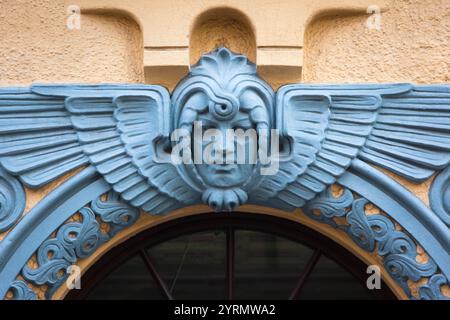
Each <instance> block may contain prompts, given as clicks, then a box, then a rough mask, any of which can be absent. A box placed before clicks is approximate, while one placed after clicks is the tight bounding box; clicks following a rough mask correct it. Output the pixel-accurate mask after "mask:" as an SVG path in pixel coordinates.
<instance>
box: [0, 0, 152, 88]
mask: <svg viewBox="0 0 450 320" xmlns="http://www.w3.org/2000/svg"><path fill="white" fill-rule="evenodd" d="M67 17H68V15H67V13H66V7H65V5H64V1H60V0H0V85H3V86H4V85H19V84H20V85H25V84H30V83H31V82H36V81H38V82H143V80H144V71H143V67H142V61H143V58H142V54H143V52H142V35H141V33H140V30H139V27H138V25H137V24H136V23H135V22H134V21H132V20H130V19H128V18H124V17H111V16H99V15H83V17H82V20H81V29H80V30H76V29H74V30H69V29H67V27H66V20H67Z"/></svg>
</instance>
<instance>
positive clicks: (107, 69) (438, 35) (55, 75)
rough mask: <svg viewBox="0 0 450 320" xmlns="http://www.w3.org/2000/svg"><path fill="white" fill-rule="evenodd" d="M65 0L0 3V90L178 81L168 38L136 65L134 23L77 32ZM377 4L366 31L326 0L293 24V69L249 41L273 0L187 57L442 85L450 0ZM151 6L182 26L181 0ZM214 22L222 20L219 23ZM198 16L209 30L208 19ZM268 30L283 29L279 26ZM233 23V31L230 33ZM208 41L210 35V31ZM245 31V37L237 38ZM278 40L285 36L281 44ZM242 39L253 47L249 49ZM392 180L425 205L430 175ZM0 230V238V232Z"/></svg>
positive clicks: (105, 22) (448, 70) (281, 75)
mask: <svg viewBox="0 0 450 320" xmlns="http://www.w3.org/2000/svg"><path fill="white" fill-rule="evenodd" d="M323 1H324V2H326V1H328V0H323ZM66 2H67V1H64V0H0V86H6V85H8V86H10V85H29V84H30V83H32V82H84V83H92V82H145V81H146V80H145V79H147V81H148V80H149V79H151V81H152V83H154V84H162V85H165V86H166V87H168V88H170V89H172V88H173V86H174V85H175V84H176V82H177V81H178V79H179V78H180V77H181V76H182V75H183V74H184V73H185V72H187V70H188V69H187V68H185V67H183V66H182V65H178V64H175V65H174V63H173V61H174V60H176V59H178V58H179V56H177V53H176V51H177V47H176V43H175V44H174V46H175V49H173V48H172V49H173V50H172V49H170V43H169V44H166V45H167V48H169V49H170V50H169V49H168V54H167V55H160V56H158V57H159V59H161V57H163V58H164V57H166V62H167V66H165V65H164V59H163V60H162V62H161V61H159V62H158V66H157V67H155V68H152V69H145V70H144V65H145V59H146V58H145V48H144V38H143V32H142V28H143V25H142V23H141V22H139V21H135V20H133V19H132V18H130V15H127V14H125V15H124V14H123V12H121V13H120V14H119V15H118V14H112V13H114V12H110V11H109V13H108V14H92V13H91V14H83V15H82V17H81V29H80V30H68V29H67V28H66V19H67V13H66V6H65V3H66ZM74 2H76V1H74ZM243 2H245V1H243ZM346 2H351V1H350V0H348V1H346ZM356 2H358V1H356ZM384 2H386V5H385V7H384V8H385V11H383V12H382V14H381V30H369V29H368V28H367V27H366V26H365V22H366V20H367V19H368V15H367V14H362V13H361V10H359V13H358V14H356V13H351V12H353V11H351V10H350V11H349V10H348V8H347V9H346V10H344V11H343V10H338V9H337V4H336V3H337V2H336V1H333V3H334V8H333V10H331V11H318V12H319V14H318V15H316V16H313V17H311V18H310V19H307V24H306V26H305V28H304V29H301V28H300V29H299V30H303V31H304V35H303V33H302V34H301V41H300V40H299V41H298V43H295V46H294V47H295V48H296V49H298V48H299V49H301V50H293V51H289V50H290V49H289V47H288V46H287V47H286V48H284V49H283V50H287V51H289V52H290V53H292V52H297V55H298V57H297V56H296V57H294V58H295V59H294V60H293V61H294V62H292V65H295V64H296V63H297V60H296V59H297V58H298V61H300V62H298V65H299V66H300V67H298V68H291V67H289V66H288V67H286V66H279V65H278V62H274V61H276V60H277V59H279V56H277V54H276V52H277V51H276V50H275V51H274V52H275V53H274V54H273V56H272V55H271V54H270V52H271V51H270V50H269V51H264V50H263V49H264V46H263V48H259V47H258V41H260V40H258V41H256V39H261V31H260V30H258V27H257V26H258V25H265V24H264V23H263V22H264V19H267V18H266V16H269V15H272V14H274V10H273V4H274V2H273V1H270V0H260V1H259V2H258V7H257V11H258V14H255V13H252V12H251V11H252V10H255V8H254V6H250V5H242V6H241V7H240V8H239V9H240V10H242V15H243V16H245V17H246V18H247V19H248V23H247V24H245V23H244V24H242V25H248V26H249V29H248V30H244V29H245V28H244V27H242V26H238V27H236V24H234V25H231V26H228V27H227V28H229V30H230V32H231V34H230V35H229V36H228V35H227V32H228V31H225V32H224V34H223V35H221V36H220V37H216V40H211V39H210V38H208V33H209V32H207V31H205V29H203V31H202V29H201V28H200V29H199V32H198V33H197V35H195V34H194V36H193V38H192V39H191V40H192V41H191V46H192V43H198V44H201V45H200V46H195V48H191V49H193V52H191V53H192V54H191V59H194V60H195V58H192V57H197V56H198V55H199V54H200V52H201V51H203V50H205V51H207V50H210V49H212V48H213V47H214V46H216V45H219V44H224V43H225V44H228V45H229V46H231V47H232V49H233V50H235V51H240V52H244V53H246V54H248V55H249V56H251V57H252V58H255V59H256V60H257V61H258V60H259V59H260V58H259V57H261V56H262V55H264V63H265V64H268V65H270V64H271V62H273V66H270V67H265V68H261V69H260V70H261V75H262V76H263V77H265V78H266V79H267V80H268V81H269V82H270V84H271V85H272V86H273V87H278V86H280V85H282V84H284V83H286V82H292V81H305V82H396V81H405V82H415V83H438V82H450V1H449V0H427V1H423V0H422V1H421V0H395V1H394V0H391V1H389V0H387V1H384ZM152 3H154V5H155V7H158V8H159V10H160V11H158V12H159V13H158V14H159V15H162V16H161V17H160V18H161V19H162V18H164V19H167V20H168V21H170V22H171V23H173V24H174V26H172V29H173V28H175V29H176V28H177V27H178V28H179V29H180V28H181V27H182V26H185V25H189V24H186V23H185V22H183V24H179V25H178V24H177V23H178V22H177V20H176V19H172V14H173V10H176V13H177V15H180V11H181V13H182V12H183V11H185V12H190V10H191V7H190V6H189V5H187V4H185V2H183V1H181V0H180V3H179V5H178V6H176V8H175V7H174V6H173V5H172V6H171V5H166V6H165V5H164V3H166V4H167V3H173V1H170V2H167V1H165V0H154V1H153V2H152ZM215 3H219V4H220V3H221V4H222V5H227V4H230V3H234V2H233V1H226V0H223V1H215ZM359 3H360V4H361V3H362V2H359ZM205 6H206V5H205ZM283 7H285V6H283ZM161 8H166V9H164V10H163V9H161ZM246 8H247V9H246ZM295 8H296V10H300V9H299V8H298V7H295ZM200 9H201V8H200ZM200 9H199V10H198V11H199V12H200V11H201V10H200ZM288 9H289V7H288ZM288 9H287V11H282V10H281V9H280V10H279V11H277V12H275V13H276V14H277V15H278V16H277V24H279V25H283V23H284V22H285V21H289V23H292V21H295V19H292V15H293V12H295V11H293V10H288ZM171 10H172V11H171ZM196 10H197V9H196ZM245 10H247V11H248V12H246V11H245ZM191 11H192V10H191ZM283 12H289V19H287V18H288V17H287V16H286V17H284V16H283V15H284V14H287V13H283ZM263 13H264V14H263ZM299 14H300V13H299ZM190 16H192V14H191V13H190ZM300 16H304V15H303V14H302V15H300ZM285 18H286V19H285ZM195 19H196V16H194V17H192V24H191V25H189V26H194V25H195V22H196V20H195ZM252 19H253V20H252ZM255 19H260V20H261V21H260V20H258V21H255ZM216 20H219V21H221V22H220V23H222V24H223V23H224V22H223V21H222V20H223V19H222V20H221V19H216ZM205 21H206V25H207V26H209V23H210V20H208V19H206V20H205ZM299 23H300V22H299ZM266 24H267V23H266ZM200 25H202V24H201V23H200ZM255 26H256V27H255ZM243 28H244V29H243ZM274 28H277V29H276V30H280V29H283V28H281V27H279V26H278V27H276V26H274ZM172 29H170V30H172ZM211 29H213V27H211ZM236 29H238V31H239V32H240V34H241V35H243V36H242V37H236V34H233V30H236ZM208 30H210V29H208ZM220 30H224V29H220ZM227 30H228V29H227ZM268 30H269V29H268V28H267V27H264V32H266V33H267V32H268ZM191 31H192V30H191V29H190V28H188V29H187V30H185V29H182V30H180V32H181V33H184V34H186V35H187V37H188V38H189V37H190V36H191V35H190V34H189V32H191ZM202 32H203V33H202ZM296 32H297V33H298V31H296ZM147 37H149V36H148V35H147ZM157 37H161V35H158V36H157ZM195 37H197V38H195ZM211 37H214V34H213V35H212V36H211ZM244 37H247V38H246V39H243V38H244ZM252 37H255V39H252ZM258 37H259V38H258ZM283 37H285V38H286V39H285V40H286V42H283ZM269 38H270V37H269ZM292 38H293V37H292V34H290V33H288V31H283V32H280V31H277V36H276V37H275V38H274V39H276V43H275V42H274V43H273V45H274V48H276V46H277V45H279V43H290V42H292V41H293V40H292ZM208 39H209V40H208ZM233 39H234V40H233ZM147 40H148V39H147ZM150 40H151V39H150ZM150 40H148V41H150ZM188 40H189V39H188ZM253 41H255V42H253ZM187 42H189V41H187ZM249 45H251V46H252V47H251V50H249ZM264 45H267V46H270V43H266V42H264ZM161 50H162V49H161ZM183 50H184V49H183ZM267 52H269V54H268V53H267ZM147 58H148V56H147ZM392 176H393V177H394V178H395V179H397V181H399V182H400V183H402V184H404V185H405V186H406V187H407V188H409V189H410V190H411V191H412V192H414V193H415V194H416V195H417V196H418V197H419V198H421V199H422V200H423V201H424V202H425V203H426V204H428V195H427V191H428V188H429V185H430V182H431V179H430V180H429V181H427V182H425V183H423V184H419V185H416V184H412V183H408V182H406V181H405V180H404V179H400V178H398V177H396V176H395V175H392ZM62 180H64V179H60V181H57V182H55V183H53V184H52V185H51V186H50V187H47V188H45V189H43V190H38V191H31V190H28V191H27V194H28V203H27V209H29V208H30V207H32V206H33V205H34V204H35V203H36V202H37V201H39V199H41V198H42V196H44V195H45V194H47V193H48V192H49V191H50V190H51V189H53V188H54V187H55V186H57V185H59V183H60V182H61V181H62ZM136 228H137V229H139V228H140V227H139V226H137V227H135V229H136ZM2 236H4V235H0V238H2ZM122 238H124V239H125V238H127V237H126V236H122ZM93 259H94V260H95V258H93Z"/></svg>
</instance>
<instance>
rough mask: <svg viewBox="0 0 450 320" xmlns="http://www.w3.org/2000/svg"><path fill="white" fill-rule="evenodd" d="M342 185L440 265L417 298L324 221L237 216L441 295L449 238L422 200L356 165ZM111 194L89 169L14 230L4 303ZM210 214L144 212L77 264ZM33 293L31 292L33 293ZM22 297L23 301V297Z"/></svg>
mask: <svg viewBox="0 0 450 320" xmlns="http://www.w3.org/2000/svg"><path fill="white" fill-rule="evenodd" d="M338 183H339V184H341V185H342V186H344V187H346V188H349V189H353V190H358V193H359V194H360V195H361V196H362V197H365V198H367V199H368V201H370V202H371V203H373V204H374V205H375V206H377V207H379V208H380V209H382V210H383V211H384V212H385V213H387V214H388V215H389V218H390V219H394V220H395V222H396V225H397V224H398V225H399V226H401V228H403V229H404V230H405V232H407V234H408V235H410V236H411V237H412V239H413V241H414V242H415V243H417V244H418V245H420V247H421V248H423V250H424V252H426V254H425V257H426V260H432V262H435V263H436V265H437V268H436V272H433V274H432V275H429V276H430V277H429V280H428V283H427V282H426V281H425V282H424V281H422V282H420V281H413V286H412V287H411V288H412V289H414V282H417V287H419V286H420V287H421V289H418V288H417V287H416V289H417V290H419V291H417V292H415V294H412V293H411V291H410V292H405V287H404V286H403V287H402V286H401V285H400V284H399V283H398V281H396V279H394V278H393V277H392V276H391V275H390V273H389V272H388V270H386V268H385V267H384V266H383V258H382V257H381V256H380V255H379V254H378V252H376V251H373V252H370V251H367V250H364V249H363V248H362V247H361V246H360V245H358V244H357V243H356V242H355V241H354V239H352V237H350V236H349V234H348V233H346V232H344V231H342V229H339V228H334V227H333V226H330V225H329V224H327V223H323V221H322V222H320V221H316V219H312V218H311V216H308V215H307V214H305V210H301V209H297V210H295V211H294V212H284V211H281V210H277V209H272V208H269V207H261V206H255V205H244V206H242V207H241V208H240V210H239V211H241V212H248V213H258V214H263V215H271V216H275V217H279V218H282V219H286V220H288V221H291V222H294V223H300V224H303V225H305V226H307V227H309V228H311V229H314V230H316V231H318V232H320V233H321V234H323V235H325V236H326V237H328V238H331V239H332V240H334V241H335V242H337V243H338V244H339V245H341V246H342V247H344V248H345V249H346V250H348V251H350V252H352V253H353V254H354V255H355V256H356V257H358V258H359V259H360V260H362V261H363V262H364V263H366V264H368V265H379V266H380V267H381V270H382V272H381V273H382V277H383V280H384V282H385V283H386V284H387V285H388V286H389V288H390V289H391V290H392V292H393V293H394V294H395V295H396V296H397V297H398V298H399V299H408V298H420V297H422V295H425V297H430V292H433V293H434V294H437V291H436V286H437V288H438V289H439V291H441V286H442V285H444V284H443V283H442V281H437V280H436V277H438V278H439V279H441V278H442V277H448V276H447V274H448V272H449V270H450V266H449V262H448V259H447V257H448V255H449V253H448V250H449V248H450V245H449V244H448V242H449V238H448V236H447V235H446V231H447V230H448V229H447V228H446V226H445V224H444V223H443V222H442V221H441V220H440V219H439V218H438V217H437V216H436V215H435V214H434V213H433V212H432V211H431V210H430V209H428V208H427V207H426V206H425V205H424V204H423V203H422V202H421V201H420V200H418V199H417V198H415V197H414V196H413V195H412V194H411V193H409V192H408V191H407V190H406V189H404V188H403V187H402V186H400V185H399V184H398V183H396V182H395V181H393V180H392V179H390V178H388V177H387V176H385V175H384V174H381V173H380V172H379V171H377V170H375V169H374V168H372V167H370V166H368V165H366V164H364V163H362V162H360V161H358V160H355V161H354V163H353V166H352V169H351V170H350V171H349V172H348V173H347V174H345V175H344V176H342V178H341V179H340V180H339V181H338ZM109 189H110V187H109V186H108V184H107V183H105V182H104V181H103V179H101V178H99V176H98V175H97V174H96V173H95V171H94V170H93V169H92V168H89V167H88V168H87V169H85V170H83V171H82V172H81V173H79V174H78V175H76V176H74V177H73V178H71V179H69V180H68V181H66V182H65V183H63V184H62V185H61V186H60V187H59V188H57V189H56V190H54V191H53V192H51V193H50V194H49V195H48V196H47V197H46V198H45V199H44V200H43V201H41V202H40V203H38V205H36V206H35V207H34V208H33V209H32V210H31V211H30V212H29V213H28V214H27V215H26V216H25V217H24V218H23V219H22V220H21V221H20V222H19V223H18V224H17V225H16V226H15V228H14V229H13V230H12V231H11V232H10V233H9V234H8V235H7V236H6V237H5V239H4V240H3V241H2V243H1V247H0V252H1V256H2V260H1V261H0V268H1V278H2V281H1V284H2V285H1V288H0V289H1V292H0V293H1V295H2V297H4V296H5V295H6V294H7V292H8V290H9V289H10V286H11V285H13V282H14V281H16V282H17V281H19V282H21V281H22V280H24V278H23V275H21V272H22V273H23V269H24V268H25V266H26V265H27V264H28V263H29V260H30V257H32V256H33V255H34V254H35V253H36V251H37V250H38V249H39V248H40V247H41V246H42V244H43V243H44V242H45V241H46V240H48V238H49V237H51V236H52V234H53V235H54V234H55V231H56V230H57V229H58V228H60V227H61V225H63V224H64V223H67V220H68V219H69V218H70V217H71V216H72V215H73V214H75V213H77V212H78V211H79V210H80V206H85V205H87V204H89V203H91V202H93V201H94V200H95V199H96V198H98V197H101V196H102V195H104V194H105V193H107V192H108V191H109ZM207 212H210V209H209V208H208V207H207V206H203V205H202V206H191V207H185V208H182V209H179V210H176V211H174V212H171V213H169V214H167V215H164V216H152V215H149V214H146V213H143V212H141V213H140V214H139V219H138V220H137V221H136V222H135V223H134V224H133V225H131V226H129V227H127V228H124V229H123V230H121V231H118V232H117V233H114V235H113V236H112V237H111V238H110V239H107V241H103V242H99V243H97V244H96V245H95V246H94V247H93V248H92V249H93V250H91V252H89V254H88V255H86V256H85V257H83V258H81V259H80V258H79V257H78V258H77V259H76V264H77V265H78V266H79V267H80V268H81V270H82V272H85V271H86V270H88V269H89V268H90V267H91V266H92V265H93V264H95V262H96V261H98V259H99V258H100V257H102V256H103V255H104V254H105V253H106V252H108V251H109V250H110V249H111V248H113V247H115V246H117V245H119V244H120V243H122V242H124V241H126V240H127V239H129V238H131V237H132V236H134V235H136V234H138V233H140V232H142V231H143V230H146V229H149V228H152V227H154V226H157V225H159V224H162V223H164V222H168V221H171V220H175V219H178V218H181V217H187V216H193V215H196V214H204V213H207ZM396 231H399V230H396ZM18 276H19V277H18ZM417 276H418V277H419V278H420V280H422V279H423V278H425V277H422V276H421V275H420V274H418V275H417ZM433 277H434V281H433V279H432V278H433ZM439 279H438V280H439ZM41 282H42V281H41ZM435 282H436V283H435ZM38 283H39V282H38ZM22 284H25V282H23V281H22ZM61 284H62V283H59V286H58V287H57V288H54V290H53V292H52V295H50V296H49V297H51V298H53V299H62V298H64V297H65V295H66V294H67V288H66V286H64V285H61ZM28 288H29V287H28ZM411 288H410V289H411ZM25 289H26V288H25ZM29 289H30V288H29ZM420 290H422V291H420ZM30 291H32V290H31V289H30ZM418 292H420V294H418ZM29 293H30V292H29ZM427 293H428V294H427ZM30 294H32V293H30ZM441 294H442V297H439V298H445V296H444V294H443V293H441ZM21 297H22V298H23V296H21ZM422 298H423V297H422Z"/></svg>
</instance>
